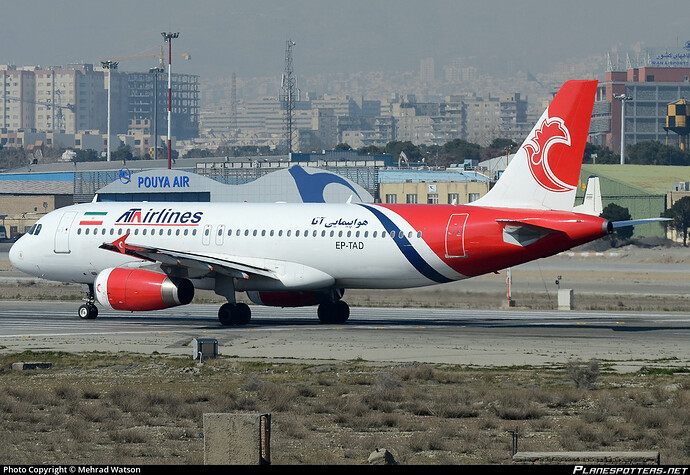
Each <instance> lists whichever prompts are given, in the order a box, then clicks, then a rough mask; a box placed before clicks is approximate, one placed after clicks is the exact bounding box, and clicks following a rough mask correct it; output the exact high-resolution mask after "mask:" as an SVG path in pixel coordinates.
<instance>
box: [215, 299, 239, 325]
mask: <svg viewBox="0 0 690 475" xmlns="http://www.w3.org/2000/svg"><path fill="white" fill-rule="evenodd" d="M236 313H237V310H236V305H235V304H234V303H224V304H223V305H221V306H220V308H219V309H218V320H220V323H221V324H222V325H234V324H235V320H234V316H235V314H236Z"/></svg>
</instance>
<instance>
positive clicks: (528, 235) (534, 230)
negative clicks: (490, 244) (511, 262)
mask: <svg viewBox="0 0 690 475" xmlns="http://www.w3.org/2000/svg"><path fill="white" fill-rule="evenodd" d="M496 222H497V223H499V224H500V225H502V226H503V241H504V242H507V243H508V244H514V245H516V246H521V247H525V246H529V245H530V244H532V243H535V242H537V241H538V240H540V239H541V238H543V237H546V236H548V235H549V234H552V233H557V232H559V230H557V229H552V228H548V227H544V226H539V225H535V224H531V223H526V222H523V221H520V220H515V219H497V220H496Z"/></svg>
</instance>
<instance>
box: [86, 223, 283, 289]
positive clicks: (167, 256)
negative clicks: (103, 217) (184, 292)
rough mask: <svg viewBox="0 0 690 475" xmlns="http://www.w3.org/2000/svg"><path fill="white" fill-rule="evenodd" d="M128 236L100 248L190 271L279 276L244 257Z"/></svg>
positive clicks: (246, 276) (233, 275) (238, 275)
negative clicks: (163, 245)
mask: <svg viewBox="0 0 690 475" xmlns="http://www.w3.org/2000/svg"><path fill="white" fill-rule="evenodd" d="M128 237H129V234H125V235H124V236H122V237H121V238H119V239H117V240H116V241H113V242H112V243H107V242H106V243H103V244H101V245H100V246H99V248H100V249H106V250H108V251H113V252H119V253H121V254H126V255H128V256H132V257H136V258H137V259H142V260H146V261H150V262H160V263H161V264H163V265H168V266H173V267H185V268H187V269H189V270H193V271H196V272H195V273H198V274H200V275H204V274H210V273H211V272H217V273H220V274H223V275H227V276H229V277H235V278H238V279H248V278H249V277H250V276H251V275H255V276H257V275H259V276H263V277H269V278H272V279H278V277H277V276H276V274H275V273H274V272H273V271H271V270H268V269H265V268H262V267H259V266H256V265H252V264H251V263H249V262H242V260H243V259H242V258H239V257H237V258H227V257H226V256H222V257H221V256H213V255H209V254H202V253H191V252H181V251H176V250H173V249H164V248H160V247H150V246H140V245H136V244H128V243H127V242H126V239H127V238H128Z"/></svg>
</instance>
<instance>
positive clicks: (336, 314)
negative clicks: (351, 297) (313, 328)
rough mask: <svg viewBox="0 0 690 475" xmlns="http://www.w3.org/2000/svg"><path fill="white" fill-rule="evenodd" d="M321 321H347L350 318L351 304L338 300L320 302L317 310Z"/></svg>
mask: <svg viewBox="0 0 690 475" xmlns="http://www.w3.org/2000/svg"><path fill="white" fill-rule="evenodd" d="M317 314H318V316H319V320H320V321H321V323H345V322H346V321H347V319H348V318H350V306H349V305H348V304H346V303H345V302H343V301H342V300H338V301H337V302H324V303H322V304H319V310H318V312H317Z"/></svg>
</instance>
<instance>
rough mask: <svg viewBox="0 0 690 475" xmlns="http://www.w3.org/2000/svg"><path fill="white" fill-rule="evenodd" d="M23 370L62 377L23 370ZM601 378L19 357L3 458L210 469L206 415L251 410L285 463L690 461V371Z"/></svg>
mask: <svg viewBox="0 0 690 475" xmlns="http://www.w3.org/2000/svg"><path fill="white" fill-rule="evenodd" d="M17 361H51V362H52V363H53V368H52V369H49V370H35V371H22V372H20V371H12V370H10V369H9V368H10V366H11V363H12V362H17ZM574 364H575V363H574ZM577 364H580V363H577ZM581 365H586V363H581ZM584 367H585V369H586V366H584ZM599 369H600V372H599V373H598V374H597V375H596V376H595V377H594V378H591V379H589V380H588V384H587V387H585V386H584V385H580V386H581V387H578V385H577V384H576V380H575V379H574V378H573V376H572V374H570V375H569V373H568V371H567V369H566V368H565V367H553V368H502V369H500V368H499V369H487V368H469V367H458V366H447V365H425V364H408V365H401V366H382V365H373V364H368V363H365V362H362V361H350V362H326V363H324V364H321V365H314V364H306V363H300V362H274V361H239V360H235V359H228V358H220V359H216V360H207V362H206V363H204V364H203V365H198V364H197V363H196V362H194V361H192V360H190V359H187V358H179V357H170V356H162V355H152V356H137V355H127V354H115V355H109V354H100V353H97V354H87V355H77V354H58V353H42V354H38V353H23V354H15V355H4V356H1V357H0V385H1V387H2V388H3V391H2V392H0V417H1V420H2V429H0V437H1V438H2V441H3V444H1V445H0V460H2V461H3V463H6V464H38V463H41V464H51V463H92V464H109V463H122V464H202V463H203V439H202V437H201V434H202V432H203V426H202V423H203V414H204V413H209V412H242V413H245V412H246V413H271V414H272V436H271V449H272V461H273V463H274V464H362V463H366V460H367V457H368V455H369V454H370V453H371V452H372V451H373V450H375V449H376V448H379V447H385V448H388V449H389V450H391V451H393V452H394V453H395V455H396V458H397V459H398V460H399V461H400V462H401V463H402V464H507V463H510V446H511V436H510V434H509V433H508V431H509V430H514V429H516V428H517V429H519V431H520V434H521V438H520V441H519V448H520V449H521V450H658V451H659V452H660V453H661V460H662V463H664V464H681V465H686V464H688V463H690V404H689V403H690V393H689V392H688V389H690V382H689V381H688V375H687V373H675V374H674V373H671V372H666V371H659V370H655V372H654V373H650V372H647V371H642V372H639V373H634V374H619V373H613V372H609V371H607V370H606V365H605V363H602V364H601V366H600V368H599Z"/></svg>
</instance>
